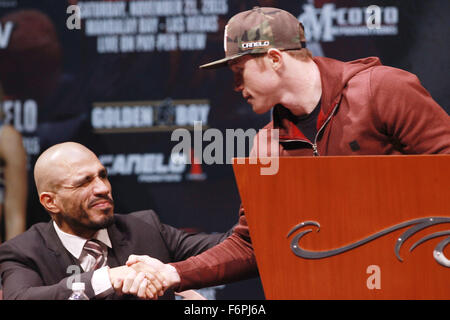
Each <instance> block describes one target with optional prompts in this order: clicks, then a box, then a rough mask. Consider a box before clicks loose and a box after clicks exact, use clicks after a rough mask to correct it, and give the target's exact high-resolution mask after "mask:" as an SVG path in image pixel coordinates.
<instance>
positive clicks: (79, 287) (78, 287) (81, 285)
mask: <svg viewBox="0 0 450 320" xmlns="http://www.w3.org/2000/svg"><path fill="white" fill-rule="evenodd" d="M84 289H85V286H84V282H74V283H72V290H84Z"/></svg>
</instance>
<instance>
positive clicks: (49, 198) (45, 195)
mask: <svg viewBox="0 0 450 320" xmlns="http://www.w3.org/2000/svg"><path fill="white" fill-rule="evenodd" d="M39 201H40V202H41V204H42V206H43V207H44V208H45V210H47V211H49V212H51V213H59V212H60V211H61V210H60V209H59V208H58V206H57V205H56V195H55V194H54V193H53V192H42V193H41V194H40V195H39Z"/></svg>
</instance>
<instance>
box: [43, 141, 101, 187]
mask: <svg viewBox="0 0 450 320" xmlns="http://www.w3.org/2000/svg"><path fill="white" fill-rule="evenodd" d="M86 159H89V160H92V161H97V162H100V161H99V160H98V158H97V156H96V155H95V154H94V153H93V152H92V151H91V150H89V149H88V148H86V147H85V146H83V145H81V144H79V143H76V142H64V143H60V144H56V145H54V146H52V147H50V148H48V149H47V150H45V151H44V152H43V153H42V154H41V155H40V156H39V158H38V159H37V161H36V164H35V167H34V181H35V183H36V188H37V191H38V194H40V193H41V192H49V191H50V192H54V191H56V189H57V188H58V186H60V185H62V184H63V183H64V180H65V178H66V177H67V176H69V175H70V174H71V173H72V172H73V170H75V169H74V168H76V166H75V164H77V163H79V162H80V161H83V160H86Z"/></svg>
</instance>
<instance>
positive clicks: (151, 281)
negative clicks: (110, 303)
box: [108, 263, 166, 299]
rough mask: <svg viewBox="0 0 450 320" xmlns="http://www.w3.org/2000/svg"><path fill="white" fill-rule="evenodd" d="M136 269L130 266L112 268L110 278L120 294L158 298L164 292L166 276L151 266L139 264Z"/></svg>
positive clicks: (142, 297) (109, 271)
mask: <svg viewBox="0 0 450 320" xmlns="http://www.w3.org/2000/svg"><path fill="white" fill-rule="evenodd" d="M139 264H142V263H138V264H137V265H136V268H139V270H140V271H136V270H135V269H133V268H130V267H128V266H121V267H116V268H110V269H109V270H108V273H109V278H110V281H111V284H112V286H113V288H114V290H115V291H116V292H117V293H118V294H132V295H135V296H137V297H139V298H141V299H157V298H158V296H161V295H163V294H164V286H165V284H166V283H165V281H164V278H163V277H162V276H161V275H160V274H159V273H158V272H156V270H154V269H153V268H151V267H149V266H146V265H144V266H139Z"/></svg>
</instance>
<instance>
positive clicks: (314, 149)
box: [283, 103, 339, 157]
mask: <svg viewBox="0 0 450 320" xmlns="http://www.w3.org/2000/svg"><path fill="white" fill-rule="evenodd" d="M338 106H339V103H336V105H335V106H334V109H333V112H331V113H330V115H329V116H328V118H327V119H326V120H325V122H324V123H323V124H322V126H321V127H320V128H319V130H318V131H317V134H316V136H315V138H314V143H312V142H311V141H309V140H302V139H298V140H292V139H291V140H283V141H284V142H304V143H307V144H310V145H311V147H312V149H313V156H314V157H318V156H320V154H319V150H318V149H317V137H318V136H319V134H320V131H322V129H323V128H325V126H326V125H327V123H328V122H329V121H330V119H331V117H332V116H333V114H334V112H335V111H336V108H337V107H338Z"/></svg>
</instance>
